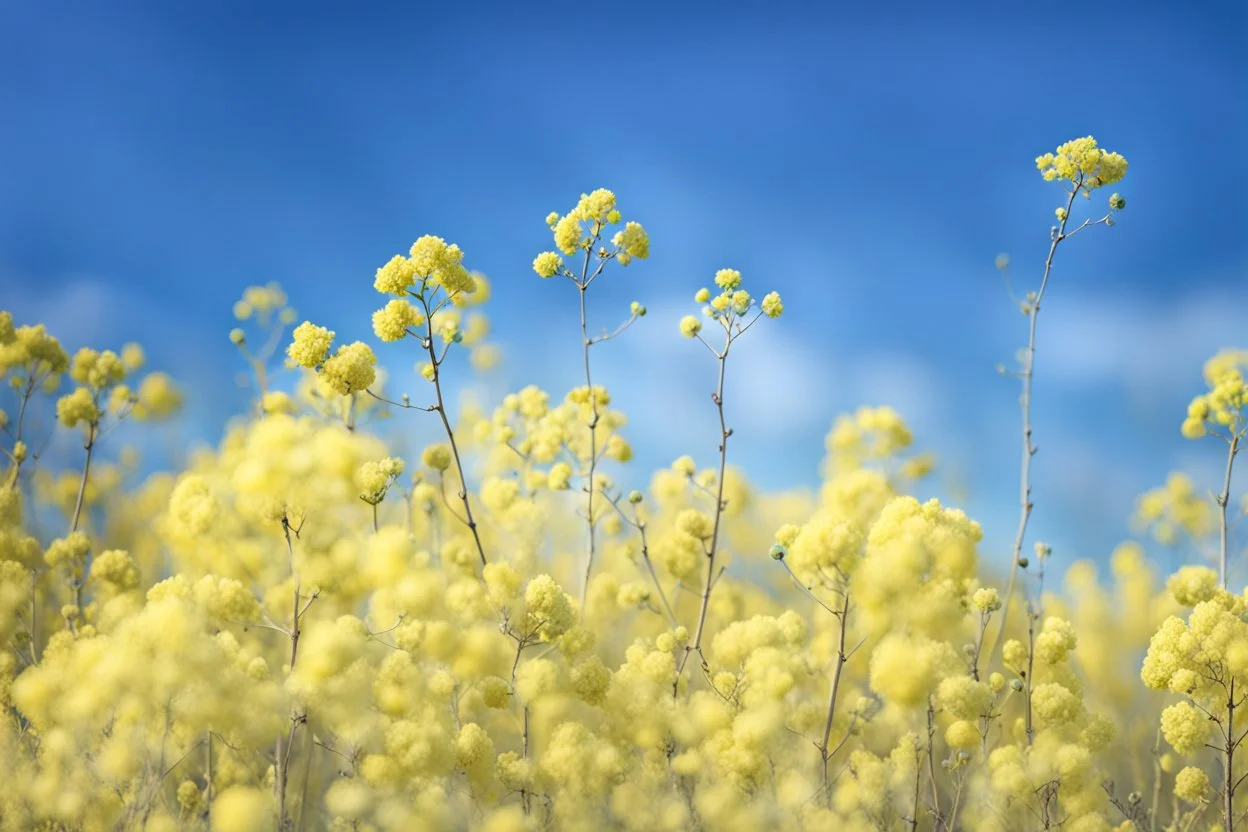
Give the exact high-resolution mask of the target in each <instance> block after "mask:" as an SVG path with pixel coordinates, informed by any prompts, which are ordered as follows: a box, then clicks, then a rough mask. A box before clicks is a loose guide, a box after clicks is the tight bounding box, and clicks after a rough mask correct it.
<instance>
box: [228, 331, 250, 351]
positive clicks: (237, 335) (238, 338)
mask: <svg viewBox="0 0 1248 832" xmlns="http://www.w3.org/2000/svg"><path fill="white" fill-rule="evenodd" d="M246 341H247V333H246V332H243V331H242V330H241V329H239V328H238V327H234V328H233V329H231V330H230V343H231V344H233V345H234V346H236V347H241V346H242V345H243V344H244V343H246Z"/></svg>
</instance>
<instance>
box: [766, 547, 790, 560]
mask: <svg viewBox="0 0 1248 832" xmlns="http://www.w3.org/2000/svg"><path fill="white" fill-rule="evenodd" d="M767 554H768V555H770V556H771V559H772V560H784V556H785V555H787V554H788V551H787V550H786V549H785V548H784V547H783V546H781V545H780V544H779V543H773V544H771V549H770V550H769V551H768V552H767Z"/></svg>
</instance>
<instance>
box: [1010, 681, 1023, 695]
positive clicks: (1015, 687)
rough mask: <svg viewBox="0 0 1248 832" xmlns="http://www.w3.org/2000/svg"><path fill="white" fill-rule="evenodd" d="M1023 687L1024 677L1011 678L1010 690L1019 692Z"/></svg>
mask: <svg viewBox="0 0 1248 832" xmlns="http://www.w3.org/2000/svg"><path fill="white" fill-rule="evenodd" d="M1022 689H1023V680H1022V679H1011V680H1010V690H1012V691H1014V692H1015V693H1019V692H1020V691H1022Z"/></svg>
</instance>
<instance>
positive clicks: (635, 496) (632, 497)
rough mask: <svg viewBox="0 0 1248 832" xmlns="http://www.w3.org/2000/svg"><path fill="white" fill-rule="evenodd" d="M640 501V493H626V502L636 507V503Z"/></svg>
mask: <svg viewBox="0 0 1248 832" xmlns="http://www.w3.org/2000/svg"><path fill="white" fill-rule="evenodd" d="M642 499H643V498H642V496H641V492H640V491H635V490H634V491H630V492H628V501H629V502H630V503H632V504H633V505H637V504H638V503H640V502H641V501H642Z"/></svg>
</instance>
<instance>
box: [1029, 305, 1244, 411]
mask: <svg viewBox="0 0 1248 832" xmlns="http://www.w3.org/2000/svg"><path fill="white" fill-rule="evenodd" d="M1245 306H1248V294H1245V293H1243V292H1239V293H1232V292H1228V291H1226V290H1225V289H1223V290H1221V291H1216V292H1215V291H1205V292H1200V293H1193V294H1188V295H1183V296H1180V297H1177V298H1170V299H1166V300H1157V301H1144V300H1139V299H1136V298H1132V297H1119V296H1110V295H1088V294H1085V295H1074V296H1067V297H1063V298H1061V299H1060V301H1058V300H1054V301H1052V302H1050V303H1048V304H1046V305H1045V313H1046V314H1045V315H1044V317H1043V320H1042V321H1041V330H1042V332H1041V335H1040V338H1041V344H1040V345H1039V352H1040V355H1039V357H1038V358H1037V363H1038V365H1039V364H1043V373H1044V374H1045V375H1046V376H1048V377H1052V378H1054V379H1056V380H1058V381H1060V382H1065V383H1068V384H1071V385H1080V386H1085V385H1086V386H1091V385H1097V384H1103V383H1106V382H1120V383H1122V384H1124V385H1126V386H1127V388H1128V389H1129V390H1130V391H1131V393H1132V394H1133V395H1135V396H1140V397H1150V398H1151V397H1152V396H1156V395H1166V394H1167V393H1169V392H1171V391H1174V390H1175V389H1176V388H1179V387H1182V388H1193V389H1194V388H1195V387H1197V386H1198V385H1199V383H1200V382H1199V372H1200V368H1201V366H1202V365H1203V364H1204V362H1205V360H1206V359H1207V358H1209V357H1210V356H1211V355H1213V354H1214V353H1215V352H1217V351H1218V350H1219V349H1221V348H1223V347H1228V346H1236V345H1239V344H1242V342H1243V340H1244V324H1243V320H1244V318H1243V310H1244V308H1245ZM1038 372H1040V370H1038Z"/></svg>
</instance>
